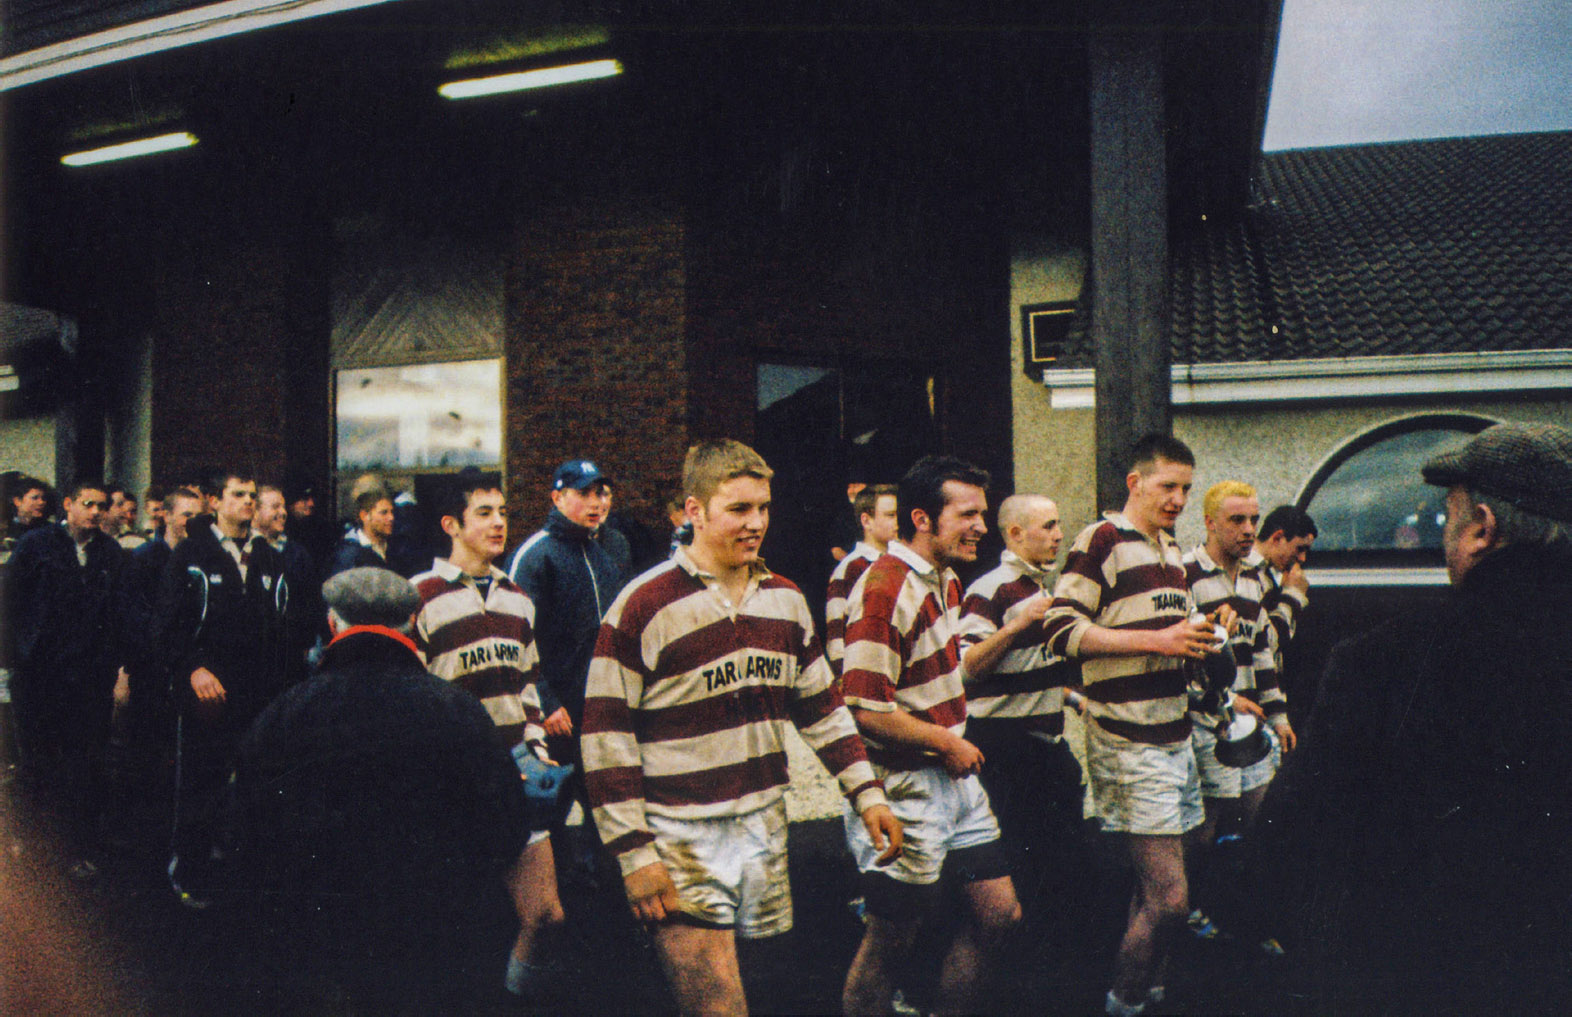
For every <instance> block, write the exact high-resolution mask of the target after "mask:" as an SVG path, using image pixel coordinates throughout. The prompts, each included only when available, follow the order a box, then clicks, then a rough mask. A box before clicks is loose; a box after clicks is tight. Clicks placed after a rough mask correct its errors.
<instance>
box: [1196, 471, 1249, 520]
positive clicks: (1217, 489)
mask: <svg viewBox="0 0 1572 1017" xmlns="http://www.w3.org/2000/svg"><path fill="white" fill-rule="evenodd" d="M1255 496H1256V494H1255V488H1253V487H1251V486H1250V485H1249V484H1246V483H1245V482H1244V481H1242V480H1220V481H1218V482H1217V483H1215V484H1213V485H1212V486H1211V487H1209V488H1207V489H1206V497H1205V498H1203V499H1201V512H1202V514H1203V515H1205V516H1206V518H1208V519H1211V518H1212V517H1213V516H1215V515H1217V514H1218V513H1219V512H1221V511H1222V510H1223V500H1224V499H1225V498H1254V497H1255Z"/></svg>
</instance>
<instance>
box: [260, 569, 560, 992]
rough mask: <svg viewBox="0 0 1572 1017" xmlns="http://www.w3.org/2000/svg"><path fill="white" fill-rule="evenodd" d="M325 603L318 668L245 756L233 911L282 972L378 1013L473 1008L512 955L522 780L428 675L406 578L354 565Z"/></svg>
mask: <svg viewBox="0 0 1572 1017" xmlns="http://www.w3.org/2000/svg"><path fill="white" fill-rule="evenodd" d="M322 595H323V599H324V600H325V601H326V603H327V617H328V625H329V627H330V628H331V629H332V631H333V634H334V638H333V641H332V642H331V643H329V644H328V647H327V649H326V651H324V653H323V656H322V666H321V670H320V672H319V673H318V674H317V675H316V676H314V677H313V678H312V679H310V680H309V681H307V682H304V683H302V684H300V685H297V686H295V687H294V688H292V689H290V690H289V691H288V692H287V693H285V694H284V695H283V696H280V697H279V698H278V700H277V701H275V702H274V703H273V704H272V705H271V706H270V707H268V709H267V710H266V711H265V712H264V713H263V714H262V716H261V717H259V718H258V719H257V722H256V724H255V725H254V726H253V727H252V729H251V731H250V732H249V734H248V735H247V737H246V739H245V741H244V742H243V743H242V745H241V748H240V753H239V761H238V765H237V769H236V775H235V784H234V791H235V804H236V809H235V813H236V818H237V823H236V826H237V830H236V847H237V856H238V866H237V867H238V869H239V872H240V876H241V878H240V881H239V888H240V892H239V893H238V895H237V896H238V897H239V901H240V902H241V903H243V904H245V905H246V906H245V907H244V908H240V909H237V910H241V911H243V912H244V913H246V914H247V915H249V916H250V917H252V918H253V919H254V920H255V922H256V923H257V928H256V929H255V933H256V934H255V935H253V936H252V937H251V938H250V940H249V941H250V942H252V943H255V944H257V946H258V949H263V948H266V949H270V950H272V951H274V952H275V953H276V954H277V958H276V959H277V961H278V963H279V965H280V971H281V972H285V973H289V974H290V975H292V976H293V977H294V978H295V979H296V980H298V978H299V972H300V971H301V970H309V971H312V972H314V973H316V974H317V975H319V976H321V977H324V978H326V979H329V980H331V981H332V982H336V983H338V984H339V985H341V986H342V987H343V988H344V989H345V990H346V991H347V992H348V993H349V994H350V995H351V997H352V998H353V999H354V1000H355V1001H356V1003H357V1005H358V1006H360V1007H364V1008H365V1009H366V1010H367V1011H368V1012H398V1013H434V1014H435V1013H452V1012H467V1011H466V1010H465V1005H466V1002H467V1001H474V1000H476V999H483V998H485V997H486V995H487V994H489V993H490V992H492V991H494V986H495V984H496V982H497V981H498V980H499V979H500V976H501V973H502V969H503V967H504V965H505V963H506V956H507V952H508V949H509V947H510V945H511V943H512V937H513V930H512V922H511V908H510V906H509V901H508V896H507V892H506V887H505V880H504V876H505V873H506V872H507V870H508V868H509V866H511V865H512V864H513V861H514V860H515V859H516V858H518V856H519V852H520V851H521V850H523V847H524V843H525V841H526V840H527V839H528V837H529V828H528V825H527V823H526V821H525V818H524V811H523V810H524V797H523V795H522V793H521V792H520V790H519V773H518V768H517V767H516V766H515V764H514V762H513V759H512V758H511V757H510V756H509V754H508V752H507V750H506V749H504V748H503V747H502V746H501V745H500V744H499V743H498V742H497V739H496V736H495V732H494V730H493V728H494V725H493V724H492V721H491V717H490V715H488V714H487V713H486V711H485V709H484V708H483V707H482V706H481V705H480V703H479V701H478V700H476V699H475V698H474V697H473V696H471V695H470V694H469V693H468V692H466V691H464V690H463V689H461V688H459V687H458V686H456V685H454V684H452V683H450V682H446V681H443V680H442V679H440V678H436V677H433V676H432V675H430V674H428V673H427V672H426V668H425V665H424V664H423V663H422V662H421V659H420V657H419V655H418V654H417V653H416V651H415V643H414V640H413V638H412V636H411V632H412V631H413V623H414V615H415V613H416V611H418V610H419V609H420V596H419V594H418V593H417V592H416V591H415V588H414V586H413V584H411V583H410V581H409V580H407V579H405V578H403V577H401V576H399V575H398V574H396V573H394V572H391V571H389V570H387V569H380V568H356V569H349V570H348V571H345V572H340V573H339V574H338V575H336V576H334V577H332V578H331V579H329V580H328V582H327V583H326V584H325V585H324V586H323V589H322ZM283 980H284V981H288V979H287V978H286V979H283ZM297 1002H298V1001H297ZM308 1009H309V1008H308Z"/></svg>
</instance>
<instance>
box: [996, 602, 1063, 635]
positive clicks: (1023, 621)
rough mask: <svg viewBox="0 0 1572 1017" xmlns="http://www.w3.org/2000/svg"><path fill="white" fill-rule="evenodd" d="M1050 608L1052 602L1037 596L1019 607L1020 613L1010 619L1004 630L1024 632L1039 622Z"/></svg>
mask: <svg viewBox="0 0 1572 1017" xmlns="http://www.w3.org/2000/svg"><path fill="white" fill-rule="evenodd" d="M1051 606H1052V602H1051V601H1050V600H1049V599H1048V598H1047V597H1046V596H1043V595H1042V594H1038V595H1037V596H1035V597H1032V598H1030V599H1029V600H1027V601H1026V603H1024V604H1022V605H1021V610H1020V612H1019V613H1018V614H1016V616H1015V617H1013V618H1011V619H1010V621H1009V623H1008V624H1007V625H1005V628H1007V629H1009V630H1010V631H1011V632H1024V631H1026V630H1027V629H1028V628H1030V627H1031V626H1033V625H1035V624H1037V623H1038V622H1041V621H1042V620H1043V616H1044V615H1046V614H1047V613H1048V608H1049V607H1051Z"/></svg>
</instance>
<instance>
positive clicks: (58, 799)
mask: <svg viewBox="0 0 1572 1017" xmlns="http://www.w3.org/2000/svg"><path fill="white" fill-rule="evenodd" d="M107 506H108V495H107V494H106V493H105V491H104V485H103V484H102V483H100V482H97V481H85V480H84V481H78V482H76V483H75V484H73V485H71V487H69V488H68V489H67V494H66V497H65V499H64V503H63V507H64V511H65V521H64V522H63V523H61V524H60V525H58V526H42V527H38V528H36V529H33V530H32V531H31V532H29V533H28V534H27V536H25V537H23V538H22V539H21V541H19V542H18V543H17V546H16V550H15V551H14V552H13V553H12V555H11V559H10V562H9V564H8V569H9V576H8V577H7V596H8V600H9V603H8V604H7V608H8V610H7V612H6V614H7V622H8V626H9V627H10V629H11V636H12V640H13V645H12V651H13V654H14V660H13V663H14V675H13V678H12V681H11V694H12V701H13V704H14V709H15V715H16V726H17V740H18V747H19V750H20V755H21V764H22V776H23V783H24V787H25V788H26V789H27V791H28V792H29V793H30V796H31V797H32V798H33V800H34V802H35V803H36V804H37V805H38V806H39V808H40V810H41V814H42V816H43V817H45V818H47V819H49V820H53V821H56V822H58V823H59V825H60V829H59V833H60V834H61V835H62V836H63V837H64V840H65V844H64V846H65V848H66V850H67V851H68V852H69V853H70V854H71V855H72V856H73V858H74V860H75V865H74V867H73V869H72V874H73V875H75V876H78V877H84V878H88V877H91V876H92V875H94V874H95V872H96V865H95V863H94V862H93V860H92V855H93V854H94V853H96V849H97V836H96V832H97V831H96V826H97V820H98V816H99V814H100V812H101V810H102V808H103V804H104V789H103V773H102V761H103V753H104V747H105V745H106V743H107V742H108V738H109V720H110V714H111V712H112V710H113V706H114V690H115V683H116V676H117V673H119V672H120V668H121V666H122V665H123V664H124V663H125V660H126V654H125V646H126V641H127V640H126V631H125V626H126V622H127V621H128V615H129V613H128V612H126V611H125V610H124V608H125V604H124V603H123V601H124V600H125V598H126V597H127V585H126V574H125V552H124V551H122V550H121V548H120V546H119V545H118V544H116V543H115V541H114V540H113V539H111V538H110V537H107V536H105V535H104V534H103V532H102V531H101V530H100V529H99V519H100V517H101V516H102V515H103V513H104V510H105V509H106V507H107Z"/></svg>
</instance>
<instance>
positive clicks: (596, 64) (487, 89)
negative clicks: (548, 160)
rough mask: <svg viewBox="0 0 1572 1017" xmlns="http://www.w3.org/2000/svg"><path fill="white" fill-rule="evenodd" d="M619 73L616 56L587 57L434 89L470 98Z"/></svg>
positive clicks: (449, 84)
mask: <svg viewBox="0 0 1572 1017" xmlns="http://www.w3.org/2000/svg"><path fill="white" fill-rule="evenodd" d="M621 73H622V64H621V62H620V61H617V60H591V61H589V62H588V63H582V64H566V65H564V66H561V67H542V68H540V69H539V70H533V71H518V72H515V73H513V74H496V75H493V76H491V77H488V78H468V79H466V80H464V81H450V82H448V83H447V84H446V85H443V86H441V87H440V88H438V89H437V92H438V94H440V95H441V96H442V97H443V98H445V99H473V98H475V97H477V96H482V95H496V94H498V93H500V92H520V91H523V90H525V89H528V88H548V87H550V86H552V85H567V84H571V83H573V82H575V81H593V80H595V79H596V78H612V77H616V76H617V75H618V74H621Z"/></svg>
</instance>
